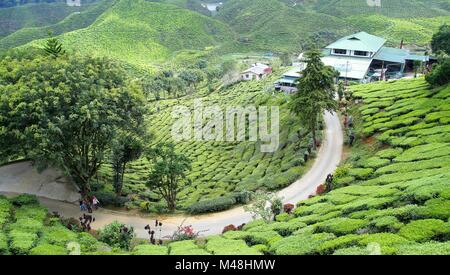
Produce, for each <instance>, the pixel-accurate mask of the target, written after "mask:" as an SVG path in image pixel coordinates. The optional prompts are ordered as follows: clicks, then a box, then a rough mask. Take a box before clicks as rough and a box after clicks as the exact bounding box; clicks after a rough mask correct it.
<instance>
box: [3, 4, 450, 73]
mask: <svg viewBox="0 0 450 275" xmlns="http://www.w3.org/2000/svg"><path fill="white" fill-rule="evenodd" d="M205 2H208V1H205ZM209 2H213V1H209ZM425 2H426V3H427V4H425ZM202 3H203V2H202V1H172V0H160V1H148V0H147V1H144V0H139V1H131V2H127V1H126V0H98V1H93V2H89V3H88V4H87V5H82V6H81V7H73V8H72V7H67V6H64V4H63V3H49V4H36V5H23V6H17V7H10V8H3V9H0V12H3V13H4V15H5V16H1V18H2V20H4V21H6V22H5V23H4V24H2V26H5V28H6V29H4V30H3V31H2V32H0V34H1V35H0V51H6V50H8V49H10V48H12V47H18V46H23V45H28V46H29V45H32V46H38V47H41V46H42V43H43V42H42V41H39V40H38V39H45V38H46V37H47V36H48V32H49V31H51V32H52V33H53V34H54V35H60V39H61V40H62V41H64V42H65V43H66V44H67V47H68V49H69V50H72V51H77V52H84V53H89V54H94V55H98V56H108V57H112V58H116V59H119V60H122V61H125V62H127V63H129V64H130V65H131V66H133V67H139V68H140V69H142V68H143V69H144V70H150V71H154V68H155V67H158V66H160V65H161V63H166V62H170V63H172V62H174V60H176V56H177V54H178V52H179V51H185V50H199V51H203V50H205V48H211V47H212V48H214V53H219V54H223V53H236V52H242V53H246V52H260V53H266V52H274V53H279V54H280V53H284V52H296V53H300V52H301V51H304V50H305V49H309V48H310V47H312V46H313V45H316V44H318V45H320V46H321V47H322V46H325V45H326V44H327V43H330V42H332V41H334V40H336V39H338V38H339V37H342V36H345V35H348V34H350V33H354V32H357V31H366V32H369V33H373V34H374V35H379V36H383V37H385V38H386V39H387V40H388V43H389V44H390V45H394V46H397V45H400V42H401V40H402V39H403V40H404V43H405V44H406V45H409V46H412V47H415V46H419V47H420V48H423V47H424V46H426V45H427V43H428V41H429V40H430V39H431V35H432V34H433V32H435V31H436V30H437V29H438V28H439V26H440V25H442V24H443V23H447V24H448V23H449V19H448V18H449V17H448V15H449V11H448V5H449V4H448V1H444V0H436V1H431V2H430V1H418V0H416V1H384V2H383V7H382V8H381V9H378V8H376V7H370V6H368V5H367V3H366V1H363V0H353V1H333V3H330V2H329V1H291V0H289V1H280V0H254V1H242V0H229V1H224V3H225V4H224V5H223V6H222V7H220V9H219V11H218V12H217V13H216V14H215V15H212V14H210V13H208V12H209V11H208V10H207V9H206V8H204V7H203V6H202V5H201V4H202ZM53 6H55V8H54V9H55V16H48V12H47V11H46V9H50V8H52V7H53ZM58 9H62V11H59V10H58ZM6 14H8V16H6ZM13 14H14V16H13V17H10V16H11V15H13ZM50 14H53V13H50ZM41 17H42V18H41ZM169 19H170V20H169ZM8 26H9V27H8ZM119 33H121V34H122V35H117V34H119ZM113 34H115V35H113ZM35 40H38V41H35ZM131 40H132V41H134V43H128V41H131ZM32 41H33V42H32ZM109 41H114V43H109ZM75 45H76V46H75ZM28 46H27V47H28ZM81 48H82V49H83V50H80V49H81Z"/></svg>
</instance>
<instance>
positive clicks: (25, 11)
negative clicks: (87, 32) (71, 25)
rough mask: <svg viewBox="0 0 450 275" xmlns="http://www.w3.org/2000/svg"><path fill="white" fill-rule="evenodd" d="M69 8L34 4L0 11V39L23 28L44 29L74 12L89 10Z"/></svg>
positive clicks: (84, 7) (58, 4) (62, 5)
mask: <svg viewBox="0 0 450 275" xmlns="http://www.w3.org/2000/svg"><path fill="white" fill-rule="evenodd" d="M88 8H89V5H84V6H82V7H69V6H67V5H66V4H65V3H50V4H47V3H45V4H32V5H25V6H18V7H13V8H3V9H0V37H4V36H7V35H9V34H11V33H13V32H15V31H17V30H20V29H22V28H30V27H42V26H48V25H52V24H56V23H57V22H59V21H61V20H63V19H64V18H66V17H67V16H68V15H70V14H71V13H73V12H78V11H83V10H85V9H88Z"/></svg>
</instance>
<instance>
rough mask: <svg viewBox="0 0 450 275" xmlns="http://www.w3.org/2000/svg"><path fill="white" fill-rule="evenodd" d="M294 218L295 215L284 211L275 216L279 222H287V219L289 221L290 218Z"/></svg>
mask: <svg viewBox="0 0 450 275" xmlns="http://www.w3.org/2000/svg"><path fill="white" fill-rule="evenodd" d="M293 218H294V217H293V216H291V215H289V214H288V213H282V214H279V215H277V216H276V217H275V220H276V221H277V222H287V221H289V220H291V219H293Z"/></svg>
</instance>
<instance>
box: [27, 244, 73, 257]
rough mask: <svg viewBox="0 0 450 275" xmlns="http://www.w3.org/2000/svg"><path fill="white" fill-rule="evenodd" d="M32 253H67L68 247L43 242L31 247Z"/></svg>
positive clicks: (41, 254) (52, 254)
mask: <svg viewBox="0 0 450 275" xmlns="http://www.w3.org/2000/svg"><path fill="white" fill-rule="evenodd" d="M30 255H39V256H45V255H49V256H54V255H67V249H66V248H64V247H61V246H57V245H52V244H41V245H38V246H36V247H35V248H33V249H31V251H30Z"/></svg>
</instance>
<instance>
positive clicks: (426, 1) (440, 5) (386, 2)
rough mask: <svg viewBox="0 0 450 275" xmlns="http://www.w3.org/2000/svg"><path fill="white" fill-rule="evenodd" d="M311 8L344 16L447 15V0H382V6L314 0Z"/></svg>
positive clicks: (352, 0)
mask: <svg viewBox="0 0 450 275" xmlns="http://www.w3.org/2000/svg"><path fill="white" fill-rule="evenodd" d="M311 2H314V3H313V4H312V5H313V8H314V9H315V10H317V11H319V12H323V13H327V14H331V15H334V16H338V17H345V16H351V15H358V14H374V13H381V14H382V15H385V16H388V17H399V18H414V17H434V16H444V15H449V9H450V4H449V1H448V0H383V1H382V7H381V9H380V8H377V7H370V6H369V5H368V4H367V1H366V0H335V1H329V0H316V1H311Z"/></svg>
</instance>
